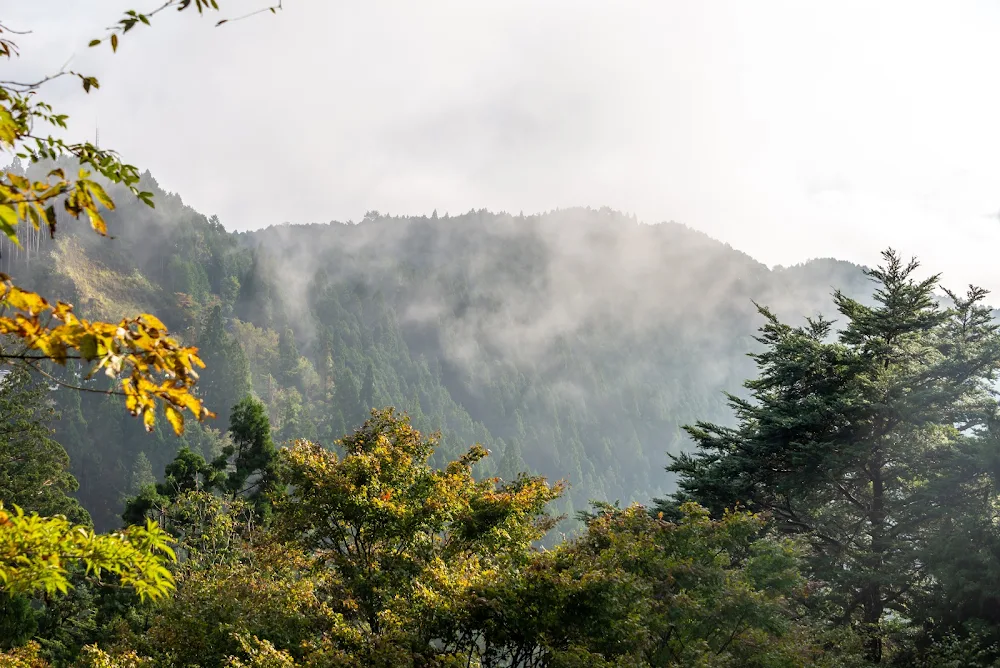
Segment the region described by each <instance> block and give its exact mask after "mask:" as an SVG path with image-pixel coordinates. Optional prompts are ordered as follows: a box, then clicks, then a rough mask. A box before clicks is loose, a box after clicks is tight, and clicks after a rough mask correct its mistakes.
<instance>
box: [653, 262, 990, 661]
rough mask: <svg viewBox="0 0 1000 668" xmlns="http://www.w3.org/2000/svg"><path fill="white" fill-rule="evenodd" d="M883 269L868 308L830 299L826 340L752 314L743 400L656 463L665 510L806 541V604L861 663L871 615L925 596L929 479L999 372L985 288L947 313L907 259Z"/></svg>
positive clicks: (823, 329) (971, 423) (933, 511)
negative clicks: (741, 508)
mask: <svg viewBox="0 0 1000 668" xmlns="http://www.w3.org/2000/svg"><path fill="white" fill-rule="evenodd" d="M884 258H885V264H884V266H882V267H879V268H877V269H874V270H869V271H868V272H867V274H868V276H869V277H870V278H871V279H872V280H873V281H874V282H875V283H876V285H877V289H876V292H875V295H874V297H875V302H876V305H875V306H873V307H868V306H865V305H862V304H861V303H859V302H858V301H855V300H853V299H850V298H848V297H846V296H845V295H844V294H842V293H841V292H839V291H838V292H837V293H835V302H836V305H837V309H838V310H839V312H840V313H841V314H842V315H843V316H844V318H845V327H844V329H843V330H842V331H841V332H840V333H839V334H838V335H837V336H836V339H835V340H833V341H830V338H831V336H832V335H833V333H834V332H833V330H832V325H831V323H830V322H828V321H825V320H822V319H817V320H809V321H808V322H807V325H806V326H804V327H797V328H793V327H790V326H788V325H785V324H783V323H781V322H779V321H778V319H777V318H776V317H775V316H774V315H773V314H772V313H771V312H770V311H768V310H767V309H766V308H760V313H761V314H762V315H763V316H764V317H765V318H766V323H765V325H764V326H763V327H762V328H761V336H760V337H759V339H758V341H759V342H760V343H761V344H763V346H764V351H763V352H760V353H757V354H754V355H753V358H754V359H755V361H756V362H757V365H758V368H759V370H760V375H759V377H758V378H757V379H755V380H751V381H748V382H747V383H746V387H747V388H748V389H749V390H750V393H751V398H750V399H741V398H738V397H736V396H732V395H730V396H729V403H730V406H731V407H732V408H733V410H734V411H735V413H736V415H737V417H738V418H739V424H738V426H737V427H735V428H726V427H722V426H719V425H715V424H708V423H703V422H700V423H697V424H696V425H695V426H693V427H688V428H687V429H688V432H689V433H690V435H691V436H692V437H693V439H694V441H695V443H696V445H697V452H696V453H694V454H684V455H681V456H679V457H677V458H676V459H675V460H674V462H673V463H672V464H671V465H670V466H669V470H671V471H673V472H675V473H678V474H679V475H680V480H679V488H680V492H679V493H678V495H677V497H676V498H677V499H678V500H684V499H694V500H696V501H698V502H700V503H702V504H704V505H706V506H708V507H709V508H711V509H713V510H714V511H715V512H716V513H721V512H722V510H723V509H724V508H727V507H732V506H733V505H735V504H738V503H743V504H747V505H749V506H750V508H751V509H752V510H767V511H769V512H770V513H771V514H772V516H773V517H774V520H775V522H776V524H777V525H778V526H779V527H780V528H781V529H783V530H784V531H786V532H788V533H795V534H802V535H804V536H806V537H807V538H808V540H809V541H810V543H811V545H812V553H811V556H810V567H811V569H812V574H813V576H814V577H815V578H817V579H819V580H821V581H823V582H825V583H826V584H827V587H826V589H825V591H826V595H825V596H820V597H817V598H818V600H822V601H823V602H824V603H825V604H826V605H828V606H830V608H831V609H833V610H834V611H835V614H834V615H833V616H834V618H835V620H837V621H839V622H853V623H854V624H855V625H856V626H857V627H858V628H860V629H861V630H862V631H863V632H864V633H865V634H866V637H867V641H866V643H867V644H866V653H867V657H868V659H869V660H871V661H873V662H879V661H880V660H881V658H882V637H883V630H882V623H883V621H884V619H885V616H886V615H887V614H889V613H893V612H895V613H898V614H902V615H903V616H906V614H907V613H906V610H907V604H908V602H909V601H912V600H913V598H914V597H916V596H917V595H918V594H919V593H920V591H921V590H923V589H925V588H926V587H927V586H929V585H930V578H929V577H928V574H927V573H926V572H925V569H924V559H923V558H922V554H923V551H924V550H925V548H926V545H927V539H928V536H929V535H932V534H933V532H934V527H935V526H936V524H937V523H938V522H939V521H940V520H941V519H942V517H943V516H944V515H945V514H946V512H947V511H946V507H945V506H943V505H942V504H940V503H938V502H936V500H935V499H932V498H928V493H929V491H928V490H929V489H932V487H933V486H929V485H928V481H934V480H936V479H938V478H940V477H942V476H946V475H948V471H947V470H943V469H942V464H941V462H943V461H946V460H947V459H948V457H949V455H950V454H951V453H953V452H954V451H955V449H956V448H957V447H959V446H960V444H961V442H962V439H963V432H964V433H968V431H969V430H976V429H979V428H982V427H983V426H985V425H986V423H987V421H988V420H989V418H990V416H991V415H992V413H993V411H995V409H996V402H995V401H994V400H993V398H992V396H991V395H990V391H991V384H992V383H993V381H994V379H995V376H996V372H997V369H998V367H1000V337H998V333H997V327H996V326H995V325H994V324H992V322H991V320H990V317H989V311H988V309H987V308H986V307H984V306H983V304H982V300H983V298H984V297H985V295H986V292H985V291H984V290H980V289H977V288H971V289H970V290H969V292H968V294H967V295H965V296H963V297H958V296H955V295H952V298H953V300H954V302H955V304H954V306H953V307H952V308H950V309H947V310H945V309H942V308H941V307H940V306H939V305H938V304H937V302H936V300H935V298H934V295H933V291H934V288H935V286H936V285H937V276H933V277H931V278H928V279H926V280H922V281H920V280H916V279H915V278H914V277H913V275H914V272H915V271H916V269H917V267H918V265H917V263H916V261H911V262H909V263H904V262H903V261H902V260H901V259H900V257H899V256H898V255H897V254H896V253H895V252H893V251H892V250H889V251H887V252H886V253H884Z"/></svg>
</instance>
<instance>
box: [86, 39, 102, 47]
mask: <svg viewBox="0 0 1000 668" xmlns="http://www.w3.org/2000/svg"><path fill="white" fill-rule="evenodd" d="M100 43H101V40H99V39H92V40H90V44H88V45H87V46H97V45H98V44H100Z"/></svg>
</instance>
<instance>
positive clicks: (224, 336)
mask: <svg viewBox="0 0 1000 668" xmlns="http://www.w3.org/2000/svg"><path fill="white" fill-rule="evenodd" d="M198 349H199V351H200V352H201V355H202V359H203V360H204V361H205V364H206V365H207V366H208V367H209V368H210V369H212V373H211V374H209V375H208V376H207V377H206V378H205V379H204V380H203V381H202V382H201V384H200V386H199V389H200V390H201V392H202V393H203V394H204V396H205V399H206V400H207V401H209V402H210V403H211V404H212V405H214V406H217V407H218V417H219V419H221V420H225V421H228V420H229V417H230V416H229V411H230V407H232V406H234V405H235V404H236V403H237V402H238V401H240V400H241V399H242V398H243V397H245V396H246V395H247V394H248V393H249V392H250V364H249V361H248V360H247V356H246V354H245V353H244V352H243V348H242V346H240V342H239V341H238V340H237V339H236V338H235V337H234V336H232V335H230V334H229V333H228V332H226V330H225V327H224V323H223V318H222V308H221V307H220V306H218V305H216V306H214V307H213V308H212V312H211V314H210V315H209V317H208V320H207V321H206V322H205V327H204V329H203V331H202V333H201V336H200V337H199V338H198Z"/></svg>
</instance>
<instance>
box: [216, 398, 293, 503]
mask: <svg viewBox="0 0 1000 668" xmlns="http://www.w3.org/2000/svg"><path fill="white" fill-rule="evenodd" d="M229 435H230V437H231V438H232V441H233V442H232V444H231V445H229V446H227V447H226V448H225V449H223V453H222V455H221V456H220V457H219V459H218V460H216V462H215V466H216V468H220V469H221V468H223V467H227V468H228V469H229V475H228V477H227V479H226V482H225V489H226V491H227V492H228V493H229V494H230V495H232V497H233V498H236V497H237V496H245V497H247V498H249V499H251V500H253V501H254V502H255V504H256V505H257V507H258V509H264V508H266V507H267V505H268V502H267V494H268V492H270V491H272V490H273V489H275V488H276V485H277V477H276V476H277V471H276V469H277V455H278V451H277V448H275V446H274V441H273V440H272V438H271V423H270V421H269V420H268V417H267V409H266V408H265V407H264V404H262V403H261V402H260V401H258V400H257V399H254V398H253V397H251V396H247V397H244V398H243V400H242V401H240V403H238V404H237V405H235V406H233V412H232V417H231V418H230V424H229Z"/></svg>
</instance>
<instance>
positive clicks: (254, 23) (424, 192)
mask: <svg viewBox="0 0 1000 668" xmlns="http://www.w3.org/2000/svg"><path fill="white" fill-rule="evenodd" d="M265 2H266V0H264V1H263V2H256V1H251V0H227V1H225V2H220V4H222V6H223V9H229V11H228V12H226V15H233V14H239V13H241V12H244V11H247V10H249V9H253V8H256V7H261V6H263V5H264V4H265ZM156 4H157V3H156V2H155V0H145V1H144V0H133V1H132V2H126V3H122V2H119V0H101V2H82V1H81V0H31V1H30V2H29V1H28V0H22V2H20V3H12V4H11V5H10V6H8V7H6V8H5V9H4V19H5V23H7V24H9V25H10V26H11V27H13V28H30V29H32V30H34V31H35V32H34V34H32V35H31V36H27V37H24V38H22V40H21V42H22V47H23V48H22V53H23V56H22V58H21V63H20V64H18V65H17V66H16V69H18V70H19V73H21V74H24V75H27V74H30V73H31V72H42V71H44V70H46V69H49V70H51V69H56V68H58V67H59V66H60V65H62V64H63V63H64V62H65V61H66V60H67V59H69V58H71V57H72V58H73V60H72V62H71V65H70V66H71V67H74V68H77V69H81V70H85V71H87V72H89V73H94V74H96V75H98V76H99V77H100V79H101V84H102V88H101V90H100V92H99V93H97V94H96V95H91V96H90V97H89V98H88V97H85V96H83V95H82V92H80V91H79V90H78V86H66V85H59V84H57V85H55V86H53V87H52V88H51V89H50V90H49V91H48V94H49V95H50V97H51V99H52V100H53V101H55V102H57V103H59V104H60V105H61V108H62V109H63V110H65V111H68V112H69V113H70V114H71V115H72V118H71V123H72V125H71V127H72V128H73V129H74V130H75V131H77V132H79V133H80V135H79V136H87V137H89V136H92V135H93V128H94V127H95V125H98V124H99V126H100V133H101V144H102V145H104V146H108V147H113V148H115V149H117V150H118V151H120V152H121V153H122V154H123V156H124V157H125V158H126V159H128V160H129V161H131V162H133V163H134V164H137V165H139V166H140V167H143V168H149V169H150V170H151V171H152V172H153V174H154V175H155V176H156V178H157V179H158V180H159V182H160V183H161V185H163V186H164V187H165V188H167V189H168V190H171V191H175V192H178V193H180V194H181V196H182V197H183V198H184V199H185V201H187V202H188V203H190V204H191V205H192V206H194V207H195V208H197V209H198V210H200V211H202V212H204V213H207V214H211V213H216V214H218V215H219V217H220V218H221V219H222V221H223V223H224V224H225V225H226V226H227V227H229V228H236V229H248V228H254V227H260V226H264V225H268V224H271V223H280V222H284V221H290V222H295V223H298V222H326V221H329V220H348V219H353V220H358V219H360V218H361V217H362V215H363V214H364V212H365V211H366V210H368V209H378V210H380V211H382V212H390V213H393V214H404V213H409V214H422V213H430V211H431V210H433V209H435V208H436V209H437V210H438V211H439V212H440V213H443V212H445V211H450V212H452V213H455V212H464V211H467V210H469V209H470V208H483V207H485V208H488V209H491V210H507V211H510V212H514V213H516V212H518V211H521V210H523V211H524V212H526V213H531V212H538V211H543V210H548V209H552V208H555V207H568V206H575V205H590V206H595V207H596V206H602V205H608V206H611V207H614V208H617V209H622V210H625V211H628V212H634V213H636V214H637V215H638V216H639V218H640V219H641V220H643V221H645V222H659V221H663V220H675V221H678V222H682V223H686V224H688V225H690V226H692V227H695V228H697V229H700V230H703V231H705V232H707V233H708V234H710V235H712V236H714V237H716V238H719V239H722V240H724V241H727V242H729V243H731V244H732V245H733V246H734V247H736V248H739V249H741V250H744V251H746V252H748V253H750V254H751V255H753V256H754V257H756V258H758V259H760V260H761V261H763V262H766V263H767V264H770V265H773V264H793V263H796V262H800V261H803V260H805V259H807V258H811V257H820V256H822V257H828V256H835V257H839V258H843V259H849V260H854V261H860V262H869V263H871V262H873V261H875V260H876V259H877V257H878V251H879V250H880V249H882V248H883V247H885V246H887V245H890V244H891V245H893V246H896V247H897V248H899V249H900V250H901V251H903V252H904V253H907V254H917V255H919V256H920V257H921V258H922V259H923V260H924V263H925V264H926V265H928V266H929V267H930V268H932V269H935V270H942V271H944V272H945V275H946V283H947V284H950V285H955V286H961V285H962V284H964V283H968V282H970V281H973V282H977V283H980V284H983V285H986V286H987V287H990V288H991V289H994V290H998V291H1000V262H998V261H997V257H998V254H1000V221H998V219H997V218H996V216H995V213H996V212H997V211H998V210H1000V3H996V2H985V1H984V2H948V3H944V2H927V3H922V2H914V1H912V0H907V1H905V2H898V3H891V2H885V1H883V2H878V3H872V2H848V1H846V0H834V1H830V2H824V3H821V2H801V1H795V0H792V1H789V2H763V1H761V0H755V1H754V2H746V1H745V0H743V1H741V0H735V1H733V2H722V1H720V0H713V1H712V2H701V1H699V0H687V1H685V2H668V1H666V0H650V1H649V2H641V3H639V2H624V1H622V0H604V1H602V2H591V1H586V0H559V1H556V0H502V1H499V2H492V1H491V2H486V1H485V0H483V1H476V2H469V1H468V0H455V1H454V2H442V1H437V0H420V1H419V2H414V1H413V0H401V1H399V2H388V1H382V0H365V1H363V2H359V1H357V0H354V1H352V2H346V1H341V0H285V8H284V11H282V12H280V13H279V14H278V15H277V16H270V15H265V16H259V17H255V18H254V19H251V20H247V21H242V22H238V23H233V24H230V25H228V26H225V27H222V28H218V29H216V28H213V27H212V24H213V23H214V21H215V17H213V18H212V19H202V20H198V19H197V17H196V16H194V15H193V12H188V13H187V14H182V15H175V14H173V13H170V14H169V15H161V17H158V20H157V21H156V23H155V24H154V27H153V28H151V29H149V28H147V29H143V30H138V29H137V30H136V31H135V32H134V33H131V34H130V35H128V37H129V38H130V39H128V40H125V41H124V42H123V45H122V48H121V49H120V52H119V54H118V55H116V56H112V55H111V54H110V52H109V51H107V50H105V49H103V48H101V49H89V50H88V49H87V48H86V43H87V41H88V40H89V39H90V38H91V37H94V36H100V34H101V28H102V27H103V26H105V25H108V24H109V23H110V22H112V21H113V20H115V19H116V18H117V17H118V15H119V11H118V10H119V9H125V8H130V7H134V8H137V9H138V8H143V7H146V8H150V7H153V6H155V5H156ZM5 67H8V66H5ZM8 69H10V68H9V67H8Z"/></svg>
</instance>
